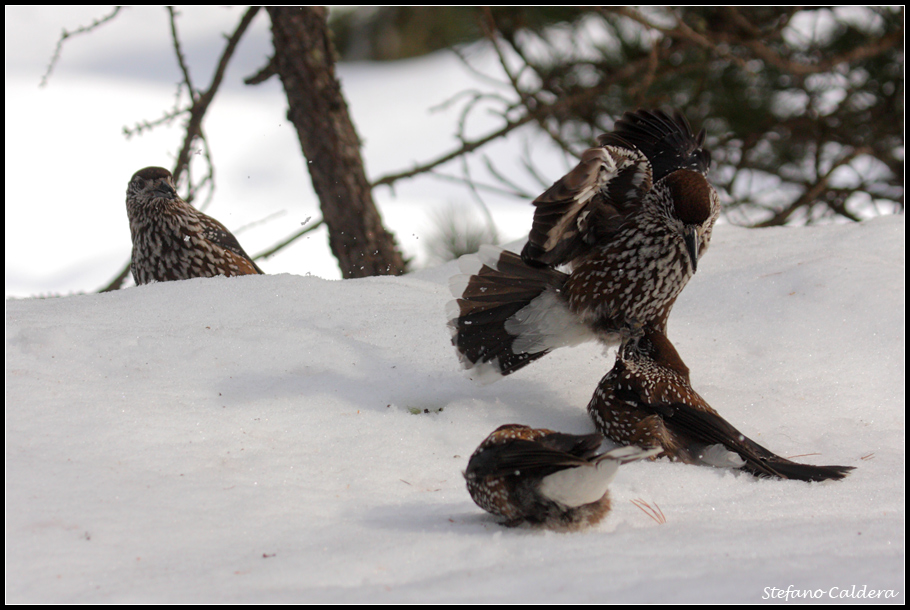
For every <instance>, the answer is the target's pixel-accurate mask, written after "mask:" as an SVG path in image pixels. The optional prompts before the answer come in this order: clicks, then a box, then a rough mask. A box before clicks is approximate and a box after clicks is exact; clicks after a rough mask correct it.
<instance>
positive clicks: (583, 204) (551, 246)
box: [521, 144, 652, 267]
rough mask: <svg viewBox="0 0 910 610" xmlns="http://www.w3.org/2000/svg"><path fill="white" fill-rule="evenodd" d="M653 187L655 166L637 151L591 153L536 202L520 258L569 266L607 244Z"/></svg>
mask: <svg viewBox="0 0 910 610" xmlns="http://www.w3.org/2000/svg"><path fill="white" fill-rule="evenodd" d="M651 185H652V177H651V165H650V163H649V162H648V159H647V158H646V157H645V155H643V154H642V153H641V152H639V151H638V150H636V149H635V148H634V147H630V146H629V145H628V144H621V145H618V146H601V147H599V148H589V149H588V150H586V151H585V152H584V153H583V154H582V156H581V162H580V163H579V164H578V165H577V166H575V168H574V169H573V170H572V171H570V172H569V173H568V174H566V175H565V176H563V177H562V178H560V179H559V180H558V181H557V182H556V183H555V184H553V186H551V187H550V188H549V189H547V190H546V192H544V193H543V194H542V195H541V196H540V197H538V198H537V199H535V200H534V206H535V207H536V209H535V210H534V223H533V225H532V226H531V233H530V235H529V236H528V243H527V244H526V245H525V247H524V250H522V253H521V257H522V259H523V260H524V261H525V262H526V263H527V264H529V265H532V266H535V267H540V266H544V265H548V266H553V267H555V266H558V265H563V264H566V263H569V262H571V261H572V260H573V259H575V258H576V257H578V256H579V255H581V254H583V253H584V252H586V251H587V250H588V249H589V248H590V247H591V246H592V245H594V244H596V243H598V242H601V241H603V240H606V239H609V238H610V236H611V235H612V234H613V233H615V232H616V231H617V230H618V228H619V227H620V226H621V225H622V223H623V222H624V221H625V219H626V218H627V217H628V215H629V214H630V213H631V211H633V210H634V209H635V208H637V207H638V202H639V201H640V200H641V198H642V197H643V196H644V195H645V194H646V193H647V192H648V191H650V190H651Z"/></svg>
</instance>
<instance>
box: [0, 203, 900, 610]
mask: <svg viewBox="0 0 910 610" xmlns="http://www.w3.org/2000/svg"><path fill="white" fill-rule="evenodd" d="M528 213H529V219H530V210H529V211H528ZM453 273H456V267H455V265H454V264H452V263H450V264H448V265H445V266H442V267H439V268H436V269H430V270H426V271H422V272H419V273H415V274H412V275H409V276H405V277H400V278H390V277H385V278H369V279H363V280H347V281H330V280H324V279H320V278H317V277H306V276H300V275H290V274H281V275H270V276H257V277H241V278H233V279H226V278H215V279H198V280H190V281H185V282H171V283H164V284H154V285H149V286H143V287H139V288H130V289H126V290H122V291H119V292H116V293H111V294H100V295H99V294H92V295H84V296H70V297H64V298H58V299H46V300H39V299H31V300H12V301H7V303H6V308H7V314H6V331H7V347H6V357H7V360H6V383H7V387H6V391H7V393H6V397H7V403H6V601H7V602H13V603H16V602H18V603H22V602H26V603H122V602H172V603H177V602H180V603H183V602H191V603H192V602H195V603H226V602H282V603H297V602H310V603H321V602H369V603H377V602H379V603H385V602H396V603H397V602H413V603H424V602H458V603H464V602H484V603H486V602H494V603H497V602H498V603H540V602H573V603H575V602H581V603H604V602H609V603H626V602H660V603H664V602H745V603H751V602H761V601H764V600H766V599H769V598H771V599H775V600H780V599H784V598H783V597H780V596H782V595H785V596H788V598H789V600H790V601H793V600H794V592H798V593H803V594H804V593H805V592H806V591H809V592H811V594H812V595H817V596H819V597H820V598H821V600H820V601H832V596H833V597H835V598H837V599H842V600H843V601H866V597H862V596H863V595H865V596H868V595H870V593H872V592H881V591H891V592H892V593H893V594H894V595H895V597H890V598H887V599H886V598H877V599H875V601H897V602H904V601H905V597H904V535H905V529H904V518H905V512H904V498H905V496H904V494H905V485H904V476H905V472H904V470H905V468H904V447H905V433H904V404H905V392H904V372H903V371H904V365H905V364H904V307H905V301H904V219H903V217H902V216H901V217H886V218H880V219H876V220H871V221H867V222H864V223H862V224H859V225H849V226H844V225H841V226H826V227H815V228H778V229H765V230H752V231H749V230H744V229H738V228H735V227H731V226H729V225H726V226H718V227H717V228H716V229H715V234H714V240H713V242H712V245H711V250H710V251H709V252H708V253H707V254H706V256H705V258H703V259H702V261H701V263H700V264H699V271H698V273H697V274H696V276H695V277H694V278H693V280H692V281H691V283H690V284H689V286H688V287H687V288H686V289H685V290H684V291H683V293H682V296H681V297H680V299H679V301H678V303H677V305H676V307H675V309H674V311H673V314H672V316H671V318H670V337H671V339H672V340H673V341H674V342H675V344H676V346H677V348H678V349H679V351H680V354H681V355H682V357H683V358H684V359H685V361H686V363H687V364H688V365H689V367H690V368H691V369H692V381H693V385H694V386H695V388H696V389H697V390H698V391H699V392H700V393H701V394H702V395H703V396H704V397H705V398H706V399H707V400H708V401H709V402H710V403H711V404H712V405H713V406H714V407H715V408H717V409H718V410H719V411H720V412H721V414H722V415H724V416H725V417H726V418H727V419H728V420H729V421H731V422H732V423H733V424H734V425H736V426H737V427H739V428H740V429H741V430H742V431H743V432H744V433H746V434H748V435H749V436H751V437H752V438H753V439H755V440H757V441H759V442H761V443H762V444H764V445H766V446H767V447H769V448H770V449H772V450H774V451H776V452H777V453H779V454H781V455H784V456H786V457H793V456H801V457H797V458H796V459H798V460H800V461H805V462H807V463H815V464H841V465H849V466H856V470H855V471H853V473H852V474H851V476H849V477H848V478H847V479H845V480H844V481H841V482H827V483H822V484H808V483H802V482H796V481H779V480H768V479H755V478H753V477H751V476H748V475H742V474H736V473H733V472H731V471H723V470H718V469H711V468H704V467H695V466H689V465H683V464H673V463H669V462H667V461H665V460H662V461H658V462H647V463H635V464H630V465H628V466H625V467H623V468H622V469H621V470H620V472H619V475H618V476H617V478H616V481H615V482H614V484H613V486H612V488H611V493H612V495H613V501H614V510H613V512H612V513H611V514H609V515H608V516H607V518H606V519H605V520H604V521H603V522H602V523H601V524H599V525H598V526H597V527H595V528H593V529H590V530H587V531H584V532H581V533H575V534H555V533H552V532H541V531H538V530H532V529H527V528H518V529H506V528H503V527H501V526H500V525H498V524H497V522H496V519H495V518H493V517H492V516H490V515H488V514H486V513H484V512H483V511H481V510H480V509H479V508H478V507H477V506H475V505H474V504H473V502H472V501H471V499H470V497H469V496H468V494H467V491H466V490H465V486H464V481H463V479H462V474H461V471H462V469H463V468H464V467H465V465H466V464H467V459H468V456H469V455H470V453H471V452H472V451H473V450H474V448H475V447H476V445H477V444H478V443H479V442H480V441H481V440H482V439H483V438H484V437H485V436H486V435H487V434H488V433H489V432H490V431H491V430H493V429H494V428H495V427H496V426H498V425H500V424H503V423H507V422H520V423H526V424H530V425H534V426H547V427H551V428H555V429H558V430H563V431H567V432H576V433H581V432H587V431H590V430H591V429H592V424H591V422H590V421H589V420H588V418H587V415H586V414H585V411H584V407H585V405H586V404H587V401H588V399H589V398H590V395H591V393H592V392H593V389H594V387H595V385H596V384H597V381H598V380H599V379H600V377H601V376H602V375H603V374H604V373H605V372H606V371H607V370H608V369H609V368H610V366H611V365H612V354H609V355H606V356H605V355H604V354H602V352H601V350H600V349H599V348H598V347H597V346H596V345H584V346H580V347H577V348H570V349H568V348H567V349H563V350H560V351H557V352H555V353H553V354H551V355H549V356H547V357H546V358H544V359H542V360H541V361H539V362H537V363H535V364H533V365H532V366H529V367H528V368H527V369H525V370H522V371H520V372H519V373H517V374H515V375H514V376H512V377H510V378H506V379H504V380H502V381H500V382H498V383H494V384H491V385H486V386H478V385H477V384H475V383H473V382H471V381H470V380H468V379H467V378H466V376H465V375H464V374H463V373H461V372H460V371H459V370H458V366H457V359H456V357H455V354H454V351H453V348H452V347H451V345H450V344H449V335H448V332H447V329H446V326H445V319H444V318H445V316H444V309H445V303H446V302H447V301H448V300H449V299H450V298H451V297H450V295H449V293H448V288H447V279H448V276H450V275H452V274H453ZM637 498H640V499H642V500H644V501H646V502H648V503H649V504H651V505H652V506H653V505H657V506H659V507H660V509H661V510H662V511H663V513H664V514H665V515H666V519H667V521H666V523H665V524H658V523H656V522H655V521H652V520H651V519H650V518H649V517H648V516H646V515H645V514H644V513H643V512H641V511H640V510H639V509H638V508H636V507H635V506H634V505H633V504H632V502H631V501H632V500H633V499H637ZM775 596H776V597H775ZM840 596H846V597H843V598H841V597H840ZM796 600H797V601H803V598H796Z"/></svg>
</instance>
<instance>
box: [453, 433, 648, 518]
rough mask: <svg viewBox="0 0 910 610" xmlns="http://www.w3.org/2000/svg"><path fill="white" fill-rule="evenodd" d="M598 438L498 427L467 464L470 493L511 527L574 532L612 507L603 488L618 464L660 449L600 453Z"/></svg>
mask: <svg viewBox="0 0 910 610" xmlns="http://www.w3.org/2000/svg"><path fill="white" fill-rule="evenodd" d="M602 442H603V437H602V436H601V435H600V434H596V433H595V434H585V435H575V434H563V433H560V432H553V431H552V430H547V429H543V428H540V429H535V428H530V427H528V426H523V425H521V424H506V425H504V426H500V427H499V428H497V429H496V430H495V431H493V433H492V434H490V435H489V436H488V437H487V438H486V439H485V440H484V441H483V442H482V443H481V444H480V446H479V447H478V448H477V450H476V451H474V454H473V455H472V456H471V459H470V461H469V462H468V468H467V470H466V471H465V473H464V476H465V481H466V483H467V486H468V493H470V494H471V498H472V499H473V500H474V502H475V503H476V504H477V505H478V506H480V507H481V508H482V509H484V510H485V511H487V512H489V513H492V514H494V515H497V516H500V517H503V518H504V519H505V521H504V525H506V526H509V527H514V526H517V525H521V524H523V523H528V524H530V525H533V526H539V527H545V528H548V529H553V530H558V531H572V530H578V529H582V528H584V527H588V526H591V525H594V524H596V523H598V522H599V521H600V520H601V519H603V518H604V516H605V515H606V514H607V513H608V512H609V511H610V496H609V493H608V492H607V486H608V485H609V483H610V482H611V481H612V480H613V478H614V477H615V476H616V471H617V469H618V468H619V466H620V464H625V463H628V462H632V461H635V460H639V459H642V458H644V457H647V456H649V455H653V454H654V453H656V452H657V451H658V450H656V449H654V450H643V449H640V448H638V447H620V448H619V449H614V450H612V451H608V452H602V451H601V450H600V445H601V443H602Z"/></svg>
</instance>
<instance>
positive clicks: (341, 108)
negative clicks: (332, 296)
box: [268, 7, 406, 278]
mask: <svg viewBox="0 0 910 610" xmlns="http://www.w3.org/2000/svg"><path fill="white" fill-rule="evenodd" d="M268 12H269V16H270V17H271V20H272V39H273V43H274V45H275V59H274V62H273V65H274V67H275V69H276V71H277V72H278V75H279V76H280V77H281V82H282V84H283V85H284V91H285V94H286V95H287V98H288V105H289V106H290V109H289V110H288V120H290V121H291V122H292V123H293V124H294V126H295V127H296V128H297V137H298V138H299V139H300V144H301V147H302V149H303V154H304V156H305V157H306V159H307V161H308V163H307V167H308V169H309V172H310V177H311V179H312V180H313V188H314V189H315V190H316V194H317V195H318V196H319V201H320V205H321V207H322V215H323V219H324V220H325V223H326V225H327V226H328V229H329V245H330V247H331V248H332V253H333V254H334V255H335V257H336V258H337V259H338V263H339V266H340V267H341V273H342V276H343V277H345V278H352V277H366V276H370V275H398V274H401V273H404V272H405V271H406V264H405V261H404V259H403V258H402V256H401V252H400V251H399V250H398V246H397V244H396V243H395V238H394V236H393V235H392V234H391V233H389V232H388V231H386V229H385V227H383V226H382V219H381V218H380V216H379V211H378V210H377V209H376V206H375V204H374V203H373V197H372V193H371V192H370V185H369V182H368V181H367V178H366V173H365V171H364V167H363V160H362V159H361V156H360V139H359V138H358V137H357V132H356V131H355V130H354V125H353V123H352V122H351V117H350V115H349V114H348V106H347V103H346V102H345V100H344V96H343V95H342V93H341V86H340V84H339V83H338V80H337V79H336V78H335V55H334V53H335V49H334V46H333V45H332V41H331V39H330V34H329V29H328V25H327V23H326V15H327V10H326V9H325V8H324V7H294V8H291V7H271V8H269V9H268Z"/></svg>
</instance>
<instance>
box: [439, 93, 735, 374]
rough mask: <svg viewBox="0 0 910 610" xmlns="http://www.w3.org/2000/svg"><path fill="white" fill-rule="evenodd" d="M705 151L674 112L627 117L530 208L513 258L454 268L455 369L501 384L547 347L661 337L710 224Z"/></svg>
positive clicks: (487, 255)
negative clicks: (648, 329)
mask: <svg viewBox="0 0 910 610" xmlns="http://www.w3.org/2000/svg"><path fill="white" fill-rule="evenodd" d="M704 140H705V132H704V130H702V131H701V132H700V133H699V134H698V135H697V136H696V135H693V133H692V130H691V128H690V127H689V123H688V121H687V120H686V118H685V117H684V116H683V114H682V113H681V112H679V111H678V110H677V111H674V112H672V113H669V114H668V113H666V112H663V111H660V110H656V111H647V110H639V111H637V112H631V113H626V114H625V115H624V116H623V118H622V119H620V120H619V121H617V122H616V125H615V129H614V131H613V132H612V133H608V134H605V135H602V136H600V138H599V139H598V142H599V144H600V146H598V147H596V148H591V149H589V150H587V151H585V152H584V153H583V154H582V157H581V162H580V163H579V164H578V166H577V167H575V169H573V170H572V171H570V172H569V173H568V174H566V175H565V176H564V177H563V178H561V179H560V180H558V181H557V182H556V183H555V184H554V185H553V186H552V187H550V188H549V189H548V190H547V191H546V192H545V193H543V194H542V195H541V196H540V197H538V198H537V199H536V200H535V201H534V205H535V206H536V210H535V213H534V222H533V225H532V229H531V232H530V235H529V239H528V242H527V244H526V245H525V247H524V249H523V251H522V253H521V256H520V257H519V256H518V255H516V254H514V253H512V252H508V251H498V250H496V249H493V248H492V247H486V248H482V249H481V251H480V252H479V254H478V255H476V256H475V255H469V256H467V257H463V258H462V259H461V261H459V266H460V268H461V270H462V272H463V273H464V274H465V275H461V276H456V277H454V278H453V279H452V281H451V282H450V284H451V288H452V292H453V294H454V295H455V296H456V297H457V300H456V301H454V302H452V303H451V304H450V306H449V309H448V311H447V313H448V315H449V326H450V328H451V330H452V334H453V338H452V342H453V344H454V345H455V346H456V348H457V350H458V353H459V358H460V359H461V361H462V364H463V366H464V367H465V368H467V369H473V368H475V367H477V368H478V371H477V372H478V373H479V374H480V375H481V376H483V375H485V374H487V373H492V374H493V375H492V376H493V377H495V376H501V375H508V374H509V373H512V372H514V371H516V370H518V369H520V368H522V367H523V366H525V365H527V364H528V363H529V362H531V361H533V360H536V359H537V358H540V357H541V356H543V355H544V354H546V353H548V352H549V351H550V350H552V349H555V348H557V347H561V346H565V345H574V344H577V343H580V342H583V341H587V340H590V339H599V340H601V341H602V342H604V343H605V344H606V345H607V346H612V345H617V344H618V343H619V341H620V339H621V337H622V336H623V333H625V334H629V333H632V334H635V333H636V332H638V329H640V328H641V327H642V326H644V325H651V326H653V327H655V328H658V329H660V330H661V331H662V332H665V331H666V326H667V317H668V316H669V314H670V309H671V308H672V307H673V303H674V302H675V301H676V298H677V296H679V293H680V292H681V291H682V289H683V288H684V287H685V285H686V283H687V282H688V281H689V279H690V278H691V277H692V275H693V274H694V273H695V270H696V268H697V265H698V260H699V258H700V257H701V256H702V255H704V253H705V251H706V250H707V249H708V245H709V242H710V240H711V231H712V228H713V226H714V222H715V221H716V220H717V217H718V215H719V213H720V203H719V199H718V196H717V193H716V192H715V190H714V188H713V187H712V186H711V184H710V183H709V182H708V180H707V178H706V174H707V171H708V167H709V165H710V162H711V156H710V153H709V152H708V151H707V150H705V149H704V148H703V145H704ZM558 267H565V270H563V269H557V268H558Z"/></svg>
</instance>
